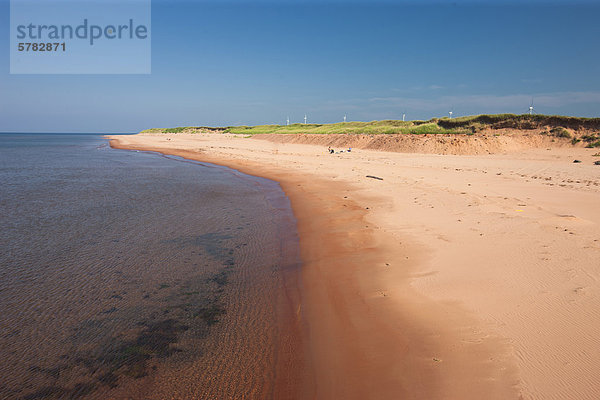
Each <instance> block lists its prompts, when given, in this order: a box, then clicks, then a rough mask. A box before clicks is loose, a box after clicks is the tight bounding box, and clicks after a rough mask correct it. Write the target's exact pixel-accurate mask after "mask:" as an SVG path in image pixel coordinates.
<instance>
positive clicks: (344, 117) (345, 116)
mask: <svg viewBox="0 0 600 400" xmlns="http://www.w3.org/2000/svg"><path fill="white" fill-rule="evenodd" d="M344 122H346V114H344Z"/></svg>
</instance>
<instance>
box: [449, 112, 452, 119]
mask: <svg viewBox="0 0 600 400" xmlns="http://www.w3.org/2000/svg"><path fill="white" fill-rule="evenodd" d="M448 115H449V116H450V119H452V111H448Z"/></svg>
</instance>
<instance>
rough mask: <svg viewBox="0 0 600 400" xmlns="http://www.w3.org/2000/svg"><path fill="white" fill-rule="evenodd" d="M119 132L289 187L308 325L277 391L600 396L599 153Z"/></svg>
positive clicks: (134, 141) (137, 143) (133, 143)
mask: <svg viewBox="0 0 600 400" xmlns="http://www.w3.org/2000/svg"><path fill="white" fill-rule="evenodd" d="M112 138H113V139H115V140H113V143H112V144H113V146H115V147H120V148H128V149H139V150H155V151H160V152H163V153H168V154H175V155H181V156H183V157H187V158H193V159H196V160H200V161H207V162H213V163H217V164H222V165H227V166H230V167H233V168H236V169H239V170H241V171H243V172H246V173H250V174H255V175H260V176H263V177H266V178H270V179H273V180H276V181H278V182H280V183H281V185H282V188H283V190H284V191H285V192H286V194H287V195H288V196H289V197H290V200H291V203H292V207H293V209H294V213H295V215H296V217H297V219H298V230H299V233H300V237H301V243H300V245H301V252H302V258H303V263H304V265H303V272H302V279H301V281H302V283H301V288H300V289H301V293H302V294H301V300H300V302H299V305H298V308H297V309H296V310H295V311H294V313H295V315H296V317H295V319H294V318H292V322H290V323H292V324H294V323H295V324H298V326H300V325H302V327H301V328H300V329H303V330H304V334H303V335H301V336H302V337H303V340H302V343H301V347H299V346H298V344H296V347H297V348H298V347H299V349H301V350H299V349H297V350H296V351H302V352H303V355H302V357H300V358H303V359H305V361H306V362H305V367H306V368H305V369H304V370H303V372H302V373H301V374H300V375H298V374H297V371H286V368H288V369H289V368H291V364H286V363H285V362H284V363H282V365H281V368H282V374H281V375H280V376H281V377H287V378H286V379H282V383H281V384H280V387H279V388H278V390H279V393H280V394H282V395H283V394H285V395H286V396H290V397H300V398H322V399H328V398H415V399H421V398H444V399H480V398H488V399H491V398H497V399H506V398H518V397H519V396H521V395H522V396H523V397H525V398H536V399H537V398H547V399H553V398H556V399H559V398H560V399H565V398H578V399H585V398H590V399H591V398H598V396H600V377H599V376H598V374H597V373H596V371H597V369H598V366H599V364H600V361H599V358H598V352H599V350H598V349H599V348H600V347H599V344H600V343H599V340H598V338H599V337H600V296H599V294H600V284H599V283H598V278H599V277H600V242H599V240H600V233H599V232H600V229H599V225H598V223H599V222H600V207H599V206H598V200H600V167H599V166H594V165H593V161H594V160H596V159H598V158H595V157H593V156H592V154H593V153H595V152H596V151H594V150H593V149H581V148H577V149H574V148H553V149H549V150H547V149H546V148H538V149H535V148H534V149H530V150H521V151H520V152H518V153H512V154H498V155H485V156H450V155H446V156H442V155H435V154H434V155H431V154H429V155H425V154H406V153H404V154H403V153H392V152H382V151H374V150H353V151H352V152H351V153H347V152H344V153H338V154H328V153H327V152H326V151H325V147H323V146H316V145H305V144H296V143H278V142H276V141H269V140H256V139H248V138H241V137H236V136H233V135H227V134H145V135H135V136H112ZM338 150H339V149H338ZM574 158H577V159H580V160H582V161H583V163H579V164H573V163H572V160H573V159H574ZM366 175H373V176H377V177H381V178H383V180H378V179H373V178H367V177H366ZM302 321H304V322H306V324H301V322H302ZM289 359H294V357H292V356H290V357H289ZM286 365H287V366H286ZM276 393H277V392H276ZM292 395H293V396H292Z"/></svg>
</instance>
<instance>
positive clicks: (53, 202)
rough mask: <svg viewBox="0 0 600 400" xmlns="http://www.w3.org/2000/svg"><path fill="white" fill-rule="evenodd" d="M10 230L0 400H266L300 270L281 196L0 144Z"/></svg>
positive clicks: (125, 161) (234, 177)
mask: <svg viewBox="0 0 600 400" xmlns="http://www.w3.org/2000/svg"><path fill="white" fill-rule="evenodd" d="M0 216H1V219H2V229H1V230H0V246H1V252H0V360H1V362H0V398H2V399H42V398H60V399H62V398H92V399H108V398H134V399H136V398H139V399H146V398H157V399H164V398H181V399H184V398H201V399H210V398H264V397H269V396H271V394H272V390H273V382H274V380H275V379H276V376H275V375H276V369H275V365H276V359H277V343H278V339H279V329H280V327H279V326H278V323H277V321H278V309H277V307H278V302H279V300H280V296H281V291H282V287H283V286H284V282H283V279H284V278H283V277H284V275H285V274H286V273H289V272H290V271H292V272H293V271H296V270H297V269H298V267H299V258H298V245H297V241H298V240H297V236H296V231H295V225H294V217H293V214H292V212H291V210H290V206H289V202H288V200H287V198H286V197H285V195H284V194H283V192H282V191H281V189H280V187H279V185H278V184H277V183H275V182H272V181H269V180H266V179H262V178H258V177H252V176H248V175H244V174H241V173H239V172H237V171H234V170H231V169H228V168H224V167H219V166H216V165H212V164H207V163H200V162H194V161H188V160H184V159H181V158H178V157H172V156H163V155H160V154H157V153H150V152H137V151H127V150H115V149H111V148H110V146H109V145H108V141H107V140H106V139H104V138H103V137H102V136H100V135H58V134H1V135H0Z"/></svg>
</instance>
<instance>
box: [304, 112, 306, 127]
mask: <svg viewBox="0 0 600 400" xmlns="http://www.w3.org/2000/svg"><path fill="white" fill-rule="evenodd" d="M304 125H306V114H304Z"/></svg>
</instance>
